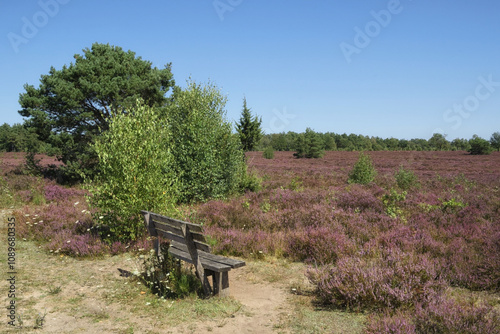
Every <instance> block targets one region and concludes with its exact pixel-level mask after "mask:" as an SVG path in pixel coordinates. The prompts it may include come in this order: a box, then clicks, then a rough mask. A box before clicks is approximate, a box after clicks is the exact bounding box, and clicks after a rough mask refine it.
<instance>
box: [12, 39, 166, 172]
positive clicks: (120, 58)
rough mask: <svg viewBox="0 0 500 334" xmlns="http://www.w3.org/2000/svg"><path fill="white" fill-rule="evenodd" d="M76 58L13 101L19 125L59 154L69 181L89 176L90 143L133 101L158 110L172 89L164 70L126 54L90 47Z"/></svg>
mask: <svg viewBox="0 0 500 334" xmlns="http://www.w3.org/2000/svg"><path fill="white" fill-rule="evenodd" d="M83 51H84V54H83V55H78V54H76V55H75V56H74V58H75V62H74V63H70V65H69V66H66V65H65V66H63V68H62V69H60V70H56V69H55V68H54V67H51V69H50V71H49V74H48V75H42V76H41V78H40V86H39V87H38V88H35V87H34V86H32V85H28V84H26V85H25V86H24V89H25V90H26V92H25V93H22V94H21V95H20V98H19V103H20V105H21V107H22V109H21V110H20V111H19V113H20V114H21V115H22V116H24V117H27V118H28V119H27V120H26V121H25V125H26V126H27V127H28V128H31V129H34V130H35V132H36V134H37V135H38V138H39V139H40V140H42V141H44V142H47V143H50V144H52V145H53V146H54V147H55V148H57V149H58V150H59V154H60V158H61V160H62V161H63V162H64V163H65V164H66V167H65V168H66V170H67V171H68V173H70V174H72V175H73V177H75V178H78V177H79V175H80V173H81V172H83V173H84V174H88V175H92V174H93V172H94V171H95V170H96V169H95V168H94V167H95V163H96V162H97V159H96V153H95V152H94V151H93V150H92V148H93V147H94V146H93V145H91V143H92V142H93V141H94V138H95V136H98V135H99V134H100V133H101V132H102V131H106V130H107V129H108V128H109V122H110V120H111V119H112V118H113V117H114V116H115V115H118V114H120V113H123V112H125V111H126V110H127V109H128V107H129V106H131V105H133V104H134V103H135V101H136V99H137V98H141V99H142V100H143V101H144V103H145V104H146V105H148V106H155V105H163V104H164V103H165V102H166V98H165V93H166V92H167V91H168V90H169V88H170V87H171V86H173V80H172V73H171V71H170V64H168V65H166V66H165V68H164V69H161V70H160V69H158V68H156V67H152V64H151V62H149V61H145V60H142V59H141V58H140V57H136V56H135V53H134V52H132V51H128V52H125V51H123V50H122V49H121V48H120V47H115V46H110V45H109V44H99V43H95V44H93V45H92V48H91V49H88V48H86V49H84V50H83Z"/></svg>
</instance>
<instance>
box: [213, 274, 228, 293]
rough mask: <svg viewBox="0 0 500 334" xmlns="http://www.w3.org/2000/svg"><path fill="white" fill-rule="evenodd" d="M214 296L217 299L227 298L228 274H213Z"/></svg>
mask: <svg viewBox="0 0 500 334" xmlns="http://www.w3.org/2000/svg"><path fill="white" fill-rule="evenodd" d="M213 279H214V295H219V297H228V296H229V272H227V271H224V272H222V273H220V272H214V275H213Z"/></svg>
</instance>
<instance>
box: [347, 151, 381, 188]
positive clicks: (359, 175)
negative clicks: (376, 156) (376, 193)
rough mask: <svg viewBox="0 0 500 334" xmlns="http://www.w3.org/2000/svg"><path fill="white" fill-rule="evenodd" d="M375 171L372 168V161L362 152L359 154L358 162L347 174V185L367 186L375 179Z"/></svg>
mask: <svg viewBox="0 0 500 334" xmlns="http://www.w3.org/2000/svg"><path fill="white" fill-rule="evenodd" d="M376 175H377V171H376V170H375V167H373V163H372V160H371V158H370V156H369V155H365V154H364V153H363V152H361V153H360V154H359V158H358V161H357V162H356V163H355V164H354V167H353V169H352V170H351V171H350V172H349V179H348V182H349V183H357V184H368V183H370V182H372V181H373V180H374V179H375V176H376Z"/></svg>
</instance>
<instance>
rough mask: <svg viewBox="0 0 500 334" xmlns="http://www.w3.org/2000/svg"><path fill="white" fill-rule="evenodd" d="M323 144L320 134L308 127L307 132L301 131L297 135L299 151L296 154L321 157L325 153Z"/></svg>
mask: <svg viewBox="0 0 500 334" xmlns="http://www.w3.org/2000/svg"><path fill="white" fill-rule="evenodd" d="M322 144H323V143H322V141H321V139H320V137H319V136H318V134H317V133H316V132H314V131H313V130H312V129H310V128H307V129H306V132H305V133H301V134H300V135H299V136H298V137H297V141H296V142H295V147H296V150H297V152H296V153H295V154H294V156H295V157H297V158H321V157H322V156H323V154H324V153H325V152H324V151H323V148H322V147H323V145H322Z"/></svg>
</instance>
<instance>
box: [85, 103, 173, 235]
mask: <svg viewBox="0 0 500 334" xmlns="http://www.w3.org/2000/svg"><path fill="white" fill-rule="evenodd" d="M171 141H172V137H171V135H170V133H169V130H168V127H167V124H166V123H165V119H164V118H162V117H161V114H160V113H159V112H158V110H157V109H154V108H151V107H148V106H144V105H141V103H140V102H138V104H137V105H136V106H135V107H133V108H131V110H130V112H129V113H128V114H118V115H116V116H115V117H114V118H113V120H112V121H111V122H110V125H109V130H108V131H106V132H104V133H103V134H102V136H101V137H99V138H98V139H97V140H96V141H95V143H94V149H95V151H96V153H97V155H98V157H99V164H98V165H99V172H98V174H97V176H96V177H95V179H94V180H93V181H88V182H87V188H88V189H89V191H90V194H91V195H90V196H89V201H90V204H91V207H92V208H93V209H94V211H95V213H94V219H95V221H97V222H99V225H101V226H100V228H99V229H98V230H100V231H101V235H102V236H103V237H105V238H107V239H108V240H110V241H128V240H134V239H136V238H137V237H138V236H139V235H141V234H142V233H143V231H144V225H143V222H142V217H141V215H140V211H141V210H149V211H154V212H158V213H163V214H167V215H172V214H173V212H174V207H173V205H174V204H175V202H176V200H177V194H178V192H177V176H176V174H175V173H174V169H173V168H172V167H173V160H174V157H173V155H172V153H171V151H170V149H169V144H170V143H171Z"/></svg>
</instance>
